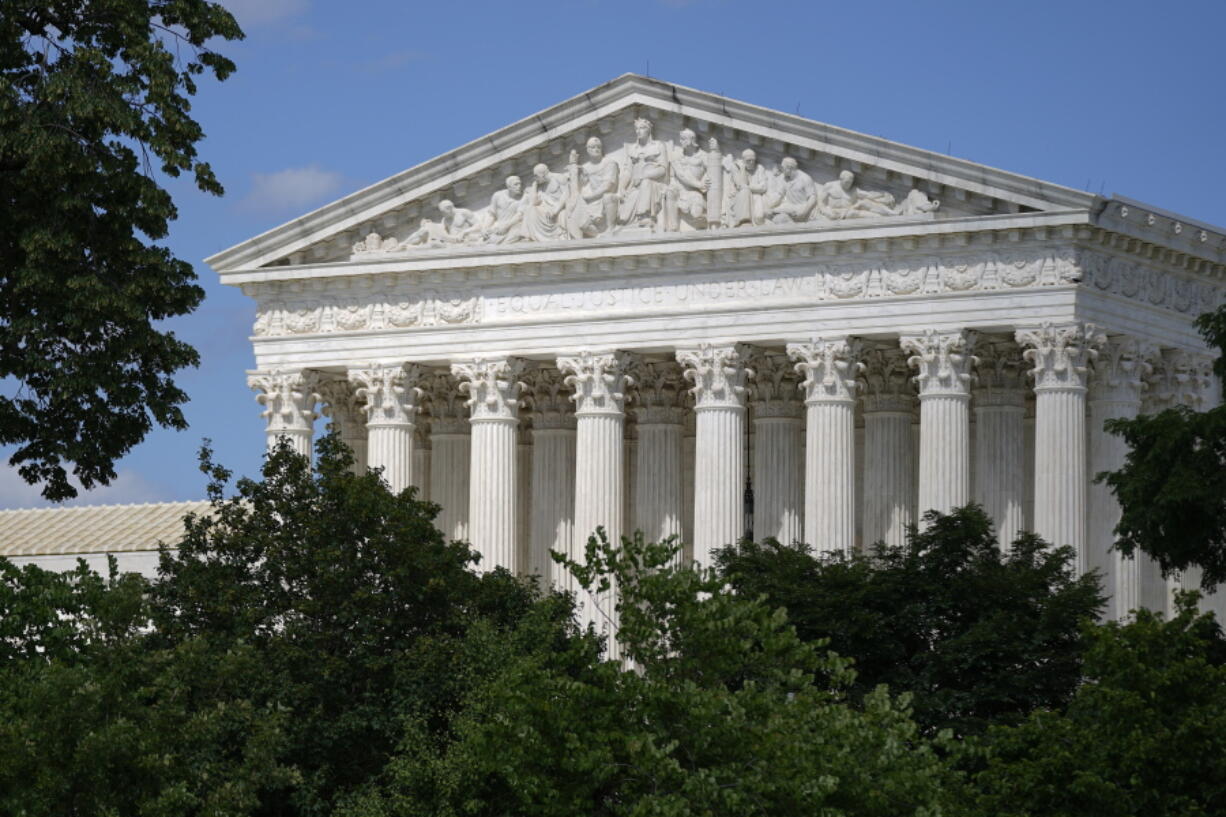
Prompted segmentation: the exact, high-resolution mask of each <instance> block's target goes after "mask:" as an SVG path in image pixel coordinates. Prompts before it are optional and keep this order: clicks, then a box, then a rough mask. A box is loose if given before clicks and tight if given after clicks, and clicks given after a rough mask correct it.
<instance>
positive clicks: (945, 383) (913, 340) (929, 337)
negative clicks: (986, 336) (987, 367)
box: [898, 329, 977, 400]
mask: <svg viewBox="0 0 1226 817" xmlns="http://www.w3.org/2000/svg"><path fill="white" fill-rule="evenodd" d="M976 340H977V335H976V334H975V333H974V332H972V331H970V330H968V329H962V330H959V331H956V332H938V331H936V330H935V329H927V330H925V331H924V332H922V333H918V334H913V335H903V336H902V337H900V338H899V339H898V342H899V346H901V347H902V349H903V351H905V352H910V353H911V356H910V357H909V358H907V365H908V366H910V367H912V368H914V369H916V370H918V372H919V374H917V375H916V377H915V383H916V385H917V386H918V387H919V395H920V399H921V400H922V399H924V398H925V397H932V396H937V395H943V396H947V397H969V396H970V393H971V382H972V381H973V379H974V377H973V374H972V372H973V370H974V366H975V363H976V362H977V358H976V357H975V356H974V355H973V354H971V350H972V349H974V348H975V341H976Z"/></svg>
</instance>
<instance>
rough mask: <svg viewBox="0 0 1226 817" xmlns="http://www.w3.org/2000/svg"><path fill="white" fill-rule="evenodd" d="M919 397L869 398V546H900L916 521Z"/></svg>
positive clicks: (866, 467)
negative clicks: (915, 425)
mask: <svg viewBox="0 0 1226 817" xmlns="http://www.w3.org/2000/svg"><path fill="white" fill-rule="evenodd" d="M912 400H913V398H912V397H910V396H903V395H897V396H895V395H888V396H873V395H868V396H866V397H865V399H864V523H863V526H862V527H863V531H864V543H865V544H866V545H872V544H876V543H877V542H884V543H885V544H886V545H889V546H893V547H898V546H902V545H903V544H905V543H906V541H907V526H908V525H911V524H913V523H914V522H915V511H914V505H915V446H914V444H913V442H912V439H911V425H912V422H913V420H914V418H915V412H914V411H913V410H912V407H911V403H912Z"/></svg>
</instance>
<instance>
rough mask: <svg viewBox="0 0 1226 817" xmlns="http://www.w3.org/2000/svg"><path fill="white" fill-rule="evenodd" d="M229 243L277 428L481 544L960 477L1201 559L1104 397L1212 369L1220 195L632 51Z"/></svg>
mask: <svg viewBox="0 0 1226 817" xmlns="http://www.w3.org/2000/svg"><path fill="white" fill-rule="evenodd" d="M208 263H209V265H210V266H212V268H213V269H214V270H216V272H217V273H218V275H220V277H221V280H222V281H223V282H224V283H226V284H230V285H232V286H237V287H241V288H242V291H243V292H244V293H246V294H247V295H248V296H250V297H251V298H253V299H254V300H255V302H256V303H257V305H258V317H257V320H256V323H255V326H254V330H253V333H252V345H253V349H254V353H255V368H254V370H252V371H251V372H249V373H248V379H249V383H250V385H251V386H252V388H253V389H255V390H256V392H257V395H258V400H259V403H260V405H261V406H262V411H263V417H264V421H265V422H266V423H267V431H268V436H269V439H270V440H273V439H275V438H277V437H279V436H285V437H288V438H289V439H290V440H291V441H292V442H293V444H294V445H295V446H297V447H298V448H299V449H300V450H301V451H303V452H309V450H310V447H311V442H312V437H313V435H314V434H316V433H319V432H320V431H321V429H322V428H323V426H324V424H325V423H326V422H331V423H334V424H335V425H336V426H337V428H338V429H339V432H340V434H341V435H342V436H343V437H344V439H345V440H346V441H347V442H348V443H349V445H351V446H352V448H353V449H354V451H355V452H356V454H357V458H358V460H359V464H360V465H362V466H363V467H365V466H370V467H378V468H382V469H384V476H385V477H386V479H387V481H388V482H389V483H390V484H391V486H392V487H393V488H397V489H399V488H403V487H405V486H408V485H417V486H418V487H419V489H420V490H421V492H422V493H423V494H424V495H425V496H426V497H428V498H429V499H431V500H433V501H435V502H437V503H439V504H440V505H441V506H442V513H441V515H440V517H439V519H438V524H439V525H440V527H441V528H442V529H443V530H444V531H445V532H446V533H447V534H448V535H449V536H452V537H455V538H459V539H466V540H468V541H470V542H471V543H472V545H473V547H474V548H475V549H477V550H479V551H480V552H481V553H482V555H483V560H482V565H483V566H485V567H488V566H491V565H505V566H506V567H508V568H511V569H512V570H516V571H523V572H535V573H540V574H542V575H544V576H547V577H552V578H553V579H555V580H558V579H559V578H560V577H558V576H557V575H556V571H557V570H558V568H557V567H556V566H555V565H553V564H552V562H551V560H550V559H549V555H548V554H549V550H550V549H554V550H559V551H570V552H576V551H578V552H581V550H582V545H583V543H584V542H586V540H587V537H588V535H589V534H591V533H592V531H593V530H594V529H595V528H596V527H597V526H598V525H602V526H604V527H605V529H606V530H607V531H608V532H609V533H610V534H611V535H612V536H614V537H616V536H618V535H619V534H621V533H628V532H631V531H633V530H641V531H643V533H644V535H645V536H647V537H649V538H652V539H658V538H663V537H667V536H674V535H675V536H679V537H680V538H681V539H682V540H683V541H684V542H685V543H686V553H687V555H689V556H691V557H692V558H693V559H696V560H698V561H699V562H704V563H706V562H709V555H710V553H711V551H712V550H713V549H714V548H718V547H721V546H724V545H727V544H729V543H732V542H734V541H736V540H737V539H738V538H740V537H741V536H743V535H746V534H748V535H752V536H753V537H755V538H758V539H761V538H765V537H776V538H778V539H779V540H781V541H785V542H788V541H792V540H801V541H804V542H807V543H810V544H811V545H813V546H814V547H815V548H817V549H819V550H823V551H847V550H849V549H852V548H856V547H860V546H864V545H867V544H869V543H872V542H876V541H878V540H884V541H885V542H887V543H892V544H893V543H902V542H903V540H904V535H905V531H906V528H907V526H908V525H909V524H912V523H916V522H917V521H919V518H920V516H921V514H922V512H923V511H925V510H927V509H937V510H942V511H944V510H948V509H950V508H952V507H955V506H958V505H962V504H964V503H966V502H968V501H971V500H974V501H977V502H979V503H981V504H982V505H983V506H984V508H985V509H986V510H987V512H988V513H989V514H990V515H991V516H992V518H993V519H994V520H995V522H996V524H997V526H998V528H999V535H1000V538H1001V542H1002V543H1004V544H1007V543H1008V542H1009V541H1011V540H1012V538H1013V537H1014V535H1015V534H1016V533H1017V532H1018V531H1019V530H1022V529H1032V530H1034V531H1036V532H1038V533H1039V534H1040V535H1042V536H1043V537H1045V538H1046V539H1048V540H1050V541H1051V542H1054V543H1056V544H1060V545H1070V546H1072V547H1073V548H1074V549H1075V550H1076V552H1077V554H1078V567H1079V568H1081V569H1091V568H1096V569H1098V570H1099V571H1101V572H1102V573H1103V575H1104V584H1105V587H1106V590H1107V592H1108V594H1109V595H1110V596H1111V597H1112V606H1111V610H1110V611H1109V615H1111V616H1116V615H1120V614H1123V613H1125V612H1126V611H1128V610H1129V609H1132V608H1135V607H1138V606H1147V607H1151V608H1155V609H1165V608H1167V606H1168V605H1169V603H1170V601H1169V597H1170V594H1171V590H1172V589H1173V588H1174V587H1176V586H1177V585H1178V582H1179V581H1180V579H1178V578H1175V579H1171V580H1166V579H1163V578H1162V577H1161V575H1160V574H1159V572H1158V571H1157V569H1156V568H1155V567H1154V566H1153V565H1151V564H1150V563H1149V562H1147V561H1146V560H1144V559H1138V560H1126V559H1122V558H1121V557H1120V556H1119V555H1118V554H1116V553H1114V552H1113V551H1112V550H1111V544H1112V528H1113V526H1114V524H1115V522H1116V521H1117V519H1118V509H1117V507H1116V505H1115V503H1114V502H1113V500H1112V497H1111V495H1110V494H1109V492H1108V491H1107V490H1106V489H1105V488H1104V487H1102V486H1100V485H1096V484H1094V483H1093V479H1092V478H1093V475H1094V474H1095V473H1097V472H1100V471H1103V470H1108V469H1112V468H1114V467H1116V466H1118V465H1119V464H1120V463H1121V462H1122V461H1123V457H1124V455H1125V449H1124V447H1123V443H1122V441H1121V440H1120V439H1118V438H1116V437H1112V436H1109V435H1107V434H1105V433H1104V432H1103V430H1102V427H1103V421H1104V420H1106V419H1108V418H1113V417H1127V416H1131V415H1135V414H1137V413H1138V412H1143V411H1154V410H1159V409H1162V408H1165V407H1168V406H1172V405H1176V404H1184V405H1189V406H1192V407H1193V408H1198V409H1201V408H1206V407H1208V406H1210V405H1212V404H1214V403H1215V402H1216V401H1217V400H1219V399H1221V395H1220V386H1219V384H1218V383H1216V381H1215V380H1214V379H1213V376H1212V373H1211V370H1210V364H1211V360H1212V358H1211V356H1210V355H1209V353H1208V350H1207V349H1206V347H1205V346H1204V344H1203V343H1202V341H1201V340H1200V338H1199V337H1198V335H1197V333H1196V331H1195V330H1194V328H1193V325H1192V321H1193V319H1194V318H1195V317H1196V316H1197V315H1198V314H1200V313H1202V312H1205V311H1208V310H1210V309H1213V308H1215V307H1216V306H1217V305H1219V304H1220V303H1222V301H1223V299H1224V298H1226V277H1224V266H1223V265H1224V264H1226V231H1223V230H1222V228H1216V227H1212V226H1209V225H1205V224H1200V223H1198V222H1196V221H1194V220H1192V219H1188V218H1184V217H1182V216H1179V215H1175V214H1172V213H1169V212H1165V211H1162V210H1160V209H1157V208H1155V207H1152V206H1148V205H1145V204H1143V203H1140V202H1135V201H1132V200H1129V199H1125V198H1120V197H1112V198H1104V197H1102V196H1097V195H1092V194H1090V193H1085V192H1081V191H1077V190H1072V189H1069V188H1065V187H1061V186H1059V185H1055V184H1050V183H1047V182H1042V181H1039V180H1036V179H1031V178H1026V177H1023V176H1018V175H1015V174H1012V173H1008V172H1004V171H1001V170H996V169H993V168H989V167H984V166H982V165H978V164H975V163H973V162H969V161H966V160H962V159H957V158H953V157H950V156H945V155H940V154H936V153H932V152H929V151H924V150H919V149H915V148H911V147H907V146H905V145H900V144H896V143H893V142H889V141H887V140H884V139H880V138H877V137H873V136H866V135H863V134H858V133H853V132H850V131H846V130H841V129H839V128H837V127H833V126H830V125H824V124H820V123H817V122H813V121H810V120H807V119H803V118H801V117H799V116H793V115H790V114H786V113H780V112H777V111H771V110H766V109H763V108H759V107H756V106H754V105H751V104H746V103H742V102H737V101H734V100H730V99H726V98H723V97H720V96H716V95H712V94H708V93H704V92H701V91H695V90H691V89H687V88H681V87H677V86H673V85H669V84H666V83H664V82H660V81H658V80H654V79H649V78H645V77H641V76H635V75H627V76H623V77H620V78H618V79H616V80H614V81H612V82H610V83H607V84H605V85H603V86H600V87H598V88H595V89H593V90H591V91H589V92H587V93H584V94H581V95H580V96H577V97H575V98H573V99H570V100H567V101H565V102H562V103H560V104H558V105H556V106H554V107H552V108H549V109H548V110H545V111H542V112H540V113H538V114H535V115H533V116H531V117H528V118H526V119H524V120H522V121H520V122H517V123H515V124H512V125H510V126H508V127H506V128H503V129H502V130H499V131H496V132H494V133H491V134H489V135H488V136H485V137H483V138H481V139H478V140H476V141H474V142H471V143H469V144H467V145H464V146H462V147H459V148H457V149H456V150H454V151H452V152H450V153H447V154H445V155H443V156H439V157H437V158H435V159H432V160H430V161H427V162H424V163H422V164H420V165H417V166H416V167H413V168H411V169H409V170H406V171H404V172H403V173H400V174H398V175H396V176H393V177H391V178H389V179H386V180H385V181H382V182H379V183H378V184H375V185H373V186H371V187H368V188H366V189H364V190H361V191H359V192H357V193H354V194H352V195H350V196H347V197H345V198H343V199H341V200H339V201H336V202H334V203H332V204H329V205H327V206H325V207H322V208H320V209H318V210H316V211H314V212H312V213H309V214H307V215H304V216H302V217H301V218H298V219H296V220H294V221H292V222H290V223H288V224H285V225H282V226H281V227H278V228H276V229H274V230H271V231H269V232H267V233H264V234H262V235H259V236H256V237H255V238H252V239H250V240H248V241H246V242H243V243H242V244H239V245H238V246H236V247H233V248H231V249H228V250H225V251H223V252H220V253H218V254H217V255H214V256H213V257H211V258H209V259H208ZM236 376H237V373H236ZM256 413H257V412H255V411H253V412H252V422H255V421H256ZM9 513H17V514H31V513H59V512H32V511H19V512H9ZM134 513H135V512H134ZM27 555H30V554H27ZM1194 580H1195V577H1188V576H1185V577H1183V581H1184V582H1185V583H1187V582H1189V581H1194ZM1207 604H1210V605H1215V604H1217V601H1216V600H1211V601H1209V602H1207Z"/></svg>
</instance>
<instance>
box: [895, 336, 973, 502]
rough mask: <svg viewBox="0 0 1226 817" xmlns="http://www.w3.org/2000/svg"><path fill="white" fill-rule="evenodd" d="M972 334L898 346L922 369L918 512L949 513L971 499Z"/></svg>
mask: <svg viewBox="0 0 1226 817" xmlns="http://www.w3.org/2000/svg"><path fill="white" fill-rule="evenodd" d="M974 341H975V335H974V333H973V332H966V331H963V332H936V331H933V330H929V331H927V332H925V333H923V334H917V335H904V336H903V337H902V338H901V339H900V345H901V346H902V348H903V349H904V350H905V351H908V352H911V353H912V356H911V358H910V359H909V360H908V363H909V364H910V365H911V366H912V367H913V368H915V369H917V370H918V376H917V377H916V384H917V385H918V386H919V401H920V450H919V508H918V510H919V513H920V516H921V517H922V516H923V514H924V513H926V512H927V511H930V510H936V511H940V512H941V513H948V512H949V511H950V510H952V509H953V508H956V507H958V506H960V505H965V504H966V503H967V502H968V501H969V500H970V488H971V485H970V472H971V456H970V435H971V417H970V401H971V393H970V385H971V379H972V378H971V373H970V372H971V367H972V366H973V365H974V362H975V358H974V357H973V356H972V355H971V354H970V349H971V347H973V346H974Z"/></svg>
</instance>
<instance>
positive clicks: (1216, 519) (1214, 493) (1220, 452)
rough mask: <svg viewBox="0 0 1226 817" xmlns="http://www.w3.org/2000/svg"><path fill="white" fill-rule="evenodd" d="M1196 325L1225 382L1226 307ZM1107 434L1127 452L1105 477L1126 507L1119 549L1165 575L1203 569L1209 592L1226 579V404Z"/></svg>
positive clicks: (1116, 423) (1175, 412)
mask: <svg viewBox="0 0 1226 817" xmlns="http://www.w3.org/2000/svg"><path fill="white" fill-rule="evenodd" d="M1196 325H1197V328H1198V329H1199V330H1200V333H1201V335H1202V336H1203V337H1204V338H1205V340H1206V342H1208V343H1209V344H1210V345H1211V346H1212V347H1214V348H1216V349H1217V350H1218V352H1219V356H1218V358H1217V360H1216V361H1215V362H1214V365H1213V369H1214V372H1215V373H1216V374H1217V376H1218V378H1219V381H1226V305H1224V306H1221V307H1219V308H1218V310H1217V311H1216V312H1209V313H1206V314H1204V315H1201V316H1200V317H1199V318H1197V321H1196ZM1107 429H1108V430H1109V431H1110V432H1111V433H1113V434H1118V435H1120V436H1121V437H1123V438H1124V440H1125V441H1126V442H1127V443H1128V448H1129V451H1128V457H1127V459H1126V460H1125V462H1124V465H1123V467H1121V468H1120V469H1119V470H1117V471H1113V472H1109V473H1106V474H1103V475H1101V476H1100V477H1099V478H1100V479H1103V480H1105V481H1106V484H1107V485H1108V486H1109V487H1110V488H1111V491H1112V492H1113V493H1114V494H1115V497H1116V499H1117V500H1119V503H1120V507H1121V509H1122V515H1121V517H1120V522H1119V524H1118V525H1117V526H1116V529H1115V533H1116V543H1115V546H1116V548H1118V549H1119V550H1120V552H1121V553H1124V554H1132V553H1135V552H1136V551H1138V550H1140V551H1142V552H1144V553H1147V554H1149V555H1150V556H1151V557H1153V558H1154V559H1155V560H1156V561H1157V562H1158V565H1159V566H1160V567H1161V568H1162V571H1163V572H1164V573H1171V572H1173V571H1179V570H1187V569H1188V568H1189V567H1201V568H1202V569H1203V572H1202V574H1201V583H1202V586H1203V587H1204V588H1205V589H1207V590H1211V589H1213V588H1214V587H1216V586H1217V585H1218V584H1220V583H1222V582H1224V581H1226V404H1221V405H1218V406H1216V407H1212V408H1210V409H1208V410H1207V411H1193V410H1192V409H1190V408H1188V407H1187V406H1179V407H1176V408H1172V409H1168V410H1166V411H1163V412H1161V413H1159V414H1154V415H1141V416H1140V417H1137V418H1135V419H1118V420H1111V421H1109V422H1108V423H1107Z"/></svg>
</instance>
